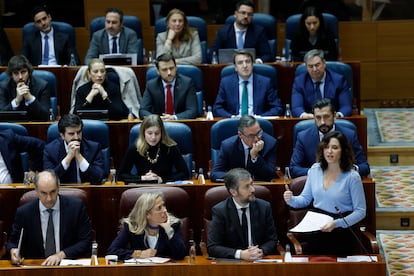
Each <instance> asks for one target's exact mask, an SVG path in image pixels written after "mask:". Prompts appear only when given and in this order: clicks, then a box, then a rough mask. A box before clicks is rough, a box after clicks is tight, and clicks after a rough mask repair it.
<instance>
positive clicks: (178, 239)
mask: <svg viewBox="0 0 414 276" xmlns="http://www.w3.org/2000/svg"><path fill="white" fill-rule="evenodd" d="M171 226H172V228H173V229H174V235H173V237H172V238H171V239H170V240H169V239H168V236H167V234H166V233H165V231H164V228H162V227H160V230H159V236H158V241H157V244H156V246H155V249H156V250H157V254H156V256H158V257H165V258H172V259H175V260H182V259H184V256H185V255H187V250H186V247H185V243H184V240H183V235H182V233H181V228H180V223H175V224H172V225H171ZM148 248H149V246H148V242H147V240H146V235H145V234H144V233H142V234H140V235H136V234H134V233H132V232H131V231H129V227H128V224H126V223H124V227H122V229H121V231H120V232H119V234H118V236H117V237H116V238H115V240H114V241H113V242H112V243H111V245H110V246H109V248H108V250H107V252H106V254H108V255H118V257H119V259H121V260H127V259H130V258H131V255H132V253H133V252H134V250H146V249H148Z"/></svg>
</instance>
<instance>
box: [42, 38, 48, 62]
mask: <svg viewBox="0 0 414 276" xmlns="http://www.w3.org/2000/svg"><path fill="white" fill-rule="evenodd" d="M42 64H43V65H47V64H49V37H48V36H47V35H45V47H44V48H43V59H42Z"/></svg>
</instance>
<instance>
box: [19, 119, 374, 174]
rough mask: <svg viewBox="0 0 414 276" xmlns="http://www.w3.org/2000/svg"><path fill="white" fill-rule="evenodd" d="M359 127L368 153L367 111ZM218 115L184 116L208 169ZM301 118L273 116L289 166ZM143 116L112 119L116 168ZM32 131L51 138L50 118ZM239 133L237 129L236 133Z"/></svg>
mask: <svg viewBox="0 0 414 276" xmlns="http://www.w3.org/2000/svg"><path fill="white" fill-rule="evenodd" d="M347 119H349V120H350V121H352V122H353V123H354V124H355V125H356V127H357V134H358V139H359V142H360V143H361V145H362V148H363V150H364V152H365V154H367V118H366V117H365V116H363V115H354V116H351V117H348V118H347ZM217 120H218V119H217V118H216V119H215V120H213V121H206V120H205V119H204V118H200V119H195V120H182V121H179V122H183V123H185V124H187V125H188V126H189V127H190V128H191V131H192V135H193V160H194V161H195V162H196V166H197V167H200V168H203V169H204V171H205V172H207V171H208V161H209V160H210V159H211V158H210V156H211V152H210V129H211V126H212V125H213V124H214V123H215V122H216V121H217ZM300 120H301V119H298V118H291V119H284V118H280V119H272V120H270V121H271V122H272V124H273V129H274V137H276V138H277V139H278V148H277V153H276V154H277V156H276V160H277V165H278V166H280V167H281V168H283V167H286V166H289V163H290V157H291V155H292V150H293V139H292V134H293V127H294V125H295V124H296V123H297V122H298V121H300ZM140 122H141V121H140V120H134V121H131V122H129V121H127V120H124V121H108V122H107V124H108V126H109V131H110V134H111V135H110V145H111V149H110V151H111V156H112V158H113V161H114V166H115V168H119V165H120V164H121V161H122V158H123V156H124V154H125V152H126V150H127V148H128V144H129V131H130V129H131V127H132V126H134V125H135V124H137V123H140ZM21 124H22V125H24V126H25V127H26V128H27V129H28V132H29V135H31V136H34V137H38V138H40V139H42V140H44V141H46V138H47V136H46V135H47V128H48V127H49V125H50V122H23V123H21ZM234 134H235V135H236V133H234Z"/></svg>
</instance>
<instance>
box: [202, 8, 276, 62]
mask: <svg viewBox="0 0 414 276" xmlns="http://www.w3.org/2000/svg"><path fill="white" fill-rule="evenodd" d="M253 13H254V4H253V2H251V1H250V0H241V1H239V2H238V3H237V4H236V10H235V11H234V24H227V25H225V26H224V27H223V28H221V29H220V30H219V31H218V32H217V36H216V38H215V40H214V41H213V44H212V45H211V48H210V51H209V56H208V60H209V61H210V62H211V56H212V53H213V52H216V53H218V50H219V49H225V48H230V49H243V48H254V49H255V50H256V57H257V58H256V62H258V63H263V62H271V61H274V60H275V57H272V56H271V53H270V47H269V43H268V40H267V36H266V32H265V29H264V28H263V27H262V26H258V25H257V24H253V23H252V19H253ZM239 37H240V38H239ZM239 41H240V43H239ZM239 44H240V45H239Z"/></svg>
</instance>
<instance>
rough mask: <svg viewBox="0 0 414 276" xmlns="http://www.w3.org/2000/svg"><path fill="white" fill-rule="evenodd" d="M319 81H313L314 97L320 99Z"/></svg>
mask: <svg viewBox="0 0 414 276" xmlns="http://www.w3.org/2000/svg"><path fill="white" fill-rule="evenodd" d="M320 85H321V82H320V81H317V82H315V99H316V100H320V99H322V94H321V89H320Z"/></svg>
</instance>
